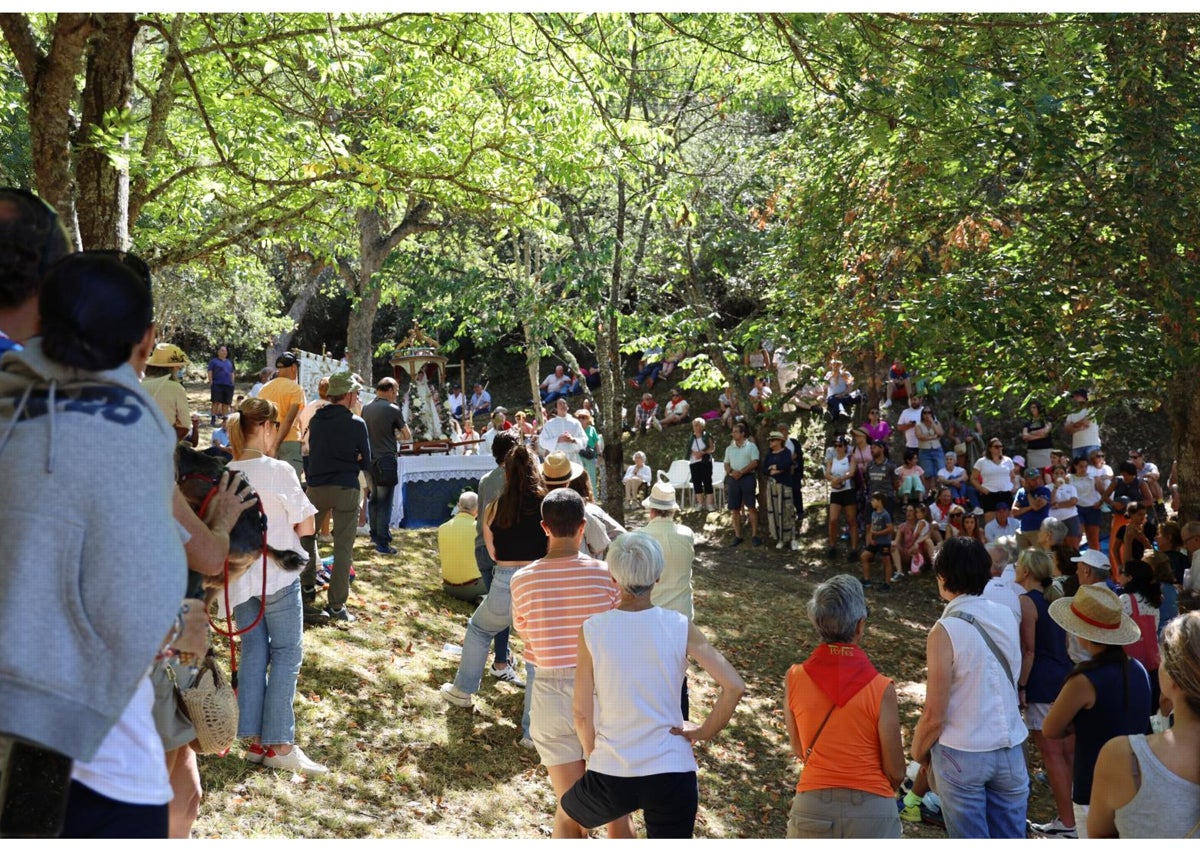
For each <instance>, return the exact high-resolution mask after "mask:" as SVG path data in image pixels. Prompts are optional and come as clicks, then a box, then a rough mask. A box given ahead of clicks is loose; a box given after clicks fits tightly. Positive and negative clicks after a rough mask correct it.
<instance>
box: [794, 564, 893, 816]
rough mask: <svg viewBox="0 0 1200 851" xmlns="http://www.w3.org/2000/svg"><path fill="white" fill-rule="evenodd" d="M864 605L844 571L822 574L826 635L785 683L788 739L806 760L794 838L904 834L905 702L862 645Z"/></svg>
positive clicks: (815, 599)
mask: <svg viewBox="0 0 1200 851" xmlns="http://www.w3.org/2000/svg"><path fill="white" fill-rule="evenodd" d="M867 614H868V613H867V603H866V599H865V598H864V596H863V590H862V585H861V584H860V583H859V581H858V580H857V579H855V578H854V577H853V576H850V575H848V574H841V575H839V576H835V577H833V578H832V579H830V580H828V581H826V582H822V583H821V584H820V585H818V586H817V590H816V591H814V592H813V596H812V599H811V600H809V602H808V619H809V620H810V621H811V622H812V625H813V627H814V628H815V629H816V631H817V636H818V637H819V638H820V641H821V643H820V644H818V645H817V647H816V648H815V649H814V650H813V652H812V655H811V656H809V657H808V660H807V661H805V662H804V663H802V664H799V665H793V666H792V667H791V669H789V670H788V673H787V679H786V680H785V682H784V704H785V707H786V708H785V711H784V718H785V720H786V722H787V731H788V739H789V740H790V741H791V745H792V753H794V754H795V755H796V757H797V758H798V759H799V760H800V762H801V763H802V771H801V773H800V782H799V783H797V784H796V797H795V798H793V799H792V808H791V812H789V814H788V826H787V835H788V838H789V839H797V838H802V837H803V838H814V839H815V838H822V839H826V838H835V837H836V838H851V837H852V838H857V839H898V838H899V837H900V815H899V813H898V812H897V811H896V800H895V797H894V795H895V792H896V789H897V788H898V787H899V785H900V783H901V781H902V780H904V770H905V761H904V746H903V744H902V743H901V741H900V710H899V705H898V703H897V700H896V686H895V685H894V684H893V683H892V680H891V679H889V678H888V677H885V676H883V675H882V674H880V673H879V672H878V671H876V670H875V666H874V665H872V664H871V661H870V659H868V658H867V654H866V653H865V652H864V651H863V649H862V648H861V647H860V646H859V643H860V642H861V641H862V636H863V631H864V630H865V629H866V624H867Z"/></svg>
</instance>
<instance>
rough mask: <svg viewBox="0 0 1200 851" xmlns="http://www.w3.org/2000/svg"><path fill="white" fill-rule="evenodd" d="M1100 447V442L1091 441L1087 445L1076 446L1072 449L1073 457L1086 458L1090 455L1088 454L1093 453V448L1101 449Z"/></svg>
mask: <svg viewBox="0 0 1200 851" xmlns="http://www.w3.org/2000/svg"><path fill="white" fill-rule="evenodd" d="M1099 448H1100V444H1099V443H1089V444H1088V445H1086V446H1076V447H1075V448H1074V449H1072V450H1071V457H1072V458H1086V457H1088V455H1090V454H1091V453H1092V450H1093V449H1099Z"/></svg>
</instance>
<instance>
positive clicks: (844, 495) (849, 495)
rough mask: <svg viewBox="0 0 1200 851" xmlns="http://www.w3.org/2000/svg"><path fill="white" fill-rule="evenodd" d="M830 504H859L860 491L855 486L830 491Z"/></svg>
mask: <svg viewBox="0 0 1200 851" xmlns="http://www.w3.org/2000/svg"><path fill="white" fill-rule="evenodd" d="M829 504H830V505H858V493H857V491H855V489H854V488H850V489H849V490H844V491H830V492H829Z"/></svg>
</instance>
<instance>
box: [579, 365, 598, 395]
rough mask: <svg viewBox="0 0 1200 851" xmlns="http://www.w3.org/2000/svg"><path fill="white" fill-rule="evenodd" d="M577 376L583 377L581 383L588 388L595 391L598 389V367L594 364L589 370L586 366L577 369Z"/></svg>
mask: <svg viewBox="0 0 1200 851" xmlns="http://www.w3.org/2000/svg"><path fill="white" fill-rule="evenodd" d="M579 374H580V375H581V376H582V377H583V383H584V384H586V385H587V386H588V387H590V388H592V389H593V390H596V389H597V388H599V387H600V365H599V364H596V366H593V367H592V368H591V369H588V368H587V367H586V366H581V367H579Z"/></svg>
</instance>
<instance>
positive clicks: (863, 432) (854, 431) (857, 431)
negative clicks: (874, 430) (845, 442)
mask: <svg viewBox="0 0 1200 851" xmlns="http://www.w3.org/2000/svg"><path fill="white" fill-rule="evenodd" d="M850 434H851V435H855V434H861V435H862V436H863V437H870V436H871V435H869V434H867V430H866V429H865V428H860V427H859V426H855V427H854V428H852V429H850Z"/></svg>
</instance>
